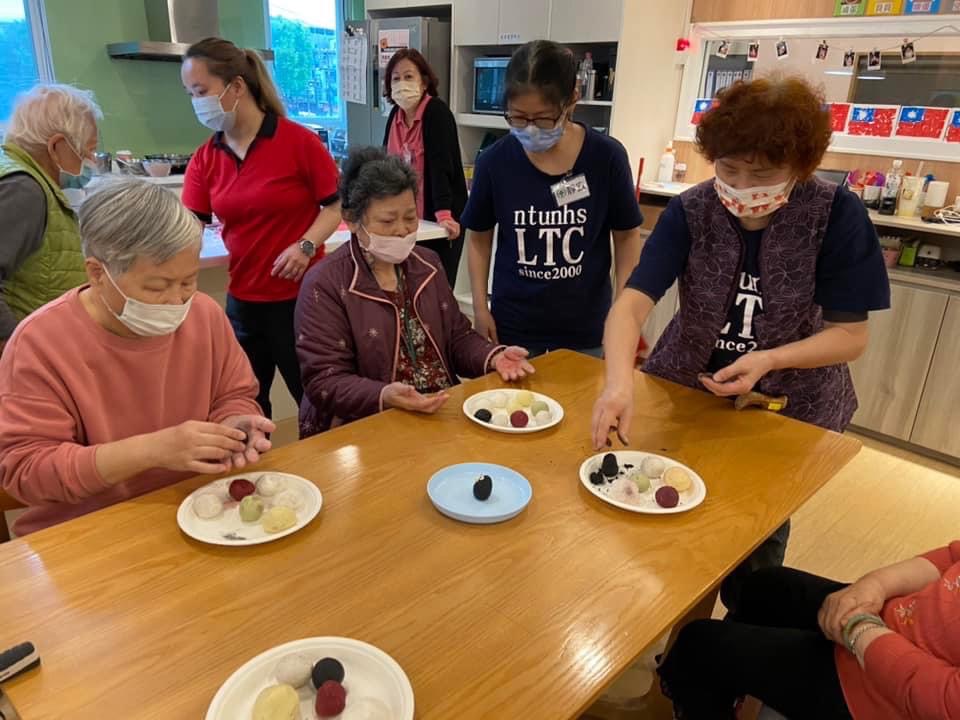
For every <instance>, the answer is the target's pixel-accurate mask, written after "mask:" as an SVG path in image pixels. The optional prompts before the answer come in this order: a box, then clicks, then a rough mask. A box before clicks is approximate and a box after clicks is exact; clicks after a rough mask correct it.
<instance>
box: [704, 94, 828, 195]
mask: <svg viewBox="0 0 960 720" xmlns="http://www.w3.org/2000/svg"><path fill="white" fill-rule="evenodd" d="M824 102H825V100H824V96H823V92H822V91H820V90H817V89H815V88H814V87H813V86H811V85H810V83H808V82H807V81H806V80H804V79H803V78H800V77H794V76H791V77H785V78H759V79H757V80H753V81H751V82H742V81H741V82H737V83H734V84H733V85H731V86H730V87H728V88H725V89H724V90H722V91H720V93H719V95H718V96H717V101H716V103H715V104H714V106H713V107H712V108H711V109H710V110H709V111H708V112H706V113H705V114H704V115H703V117H702V118H701V120H700V125H699V126H697V149H698V150H699V151H700V153H701V154H702V155H703V156H704V157H705V158H707V160H709V161H710V162H714V161H716V160H718V159H719V158H723V157H731V156H737V155H746V156H757V157H759V158H762V159H763V160H765V161H767V162H769V163H770V164H771V165H777V166H784V165H786V166H789V167H790V168H792V169H793V170H794V172H795V173H796V174H797V177H798V179H800V180H806V179H807V178H808V177H810V175H812V174H813V171H814V170H816V169H817V166H818V165H819V164H820V161H821V160H822V159H823V154H824V153H825V152H826V151H827V147H828V146H829V145H830V136H831V134H832V131H831V129H830V115H829V113H828V112H827V110H826V108H825V107H824Z"/></svg>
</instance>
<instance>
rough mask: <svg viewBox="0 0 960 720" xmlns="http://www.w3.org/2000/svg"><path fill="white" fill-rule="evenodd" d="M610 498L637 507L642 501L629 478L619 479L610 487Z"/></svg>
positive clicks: (634, 484) (635, 485) (635, 486)
mask: <svg viewBox="0 0 960 720" xmlns="http://www.w3.org/2000/svg"><path fill="white" fill-rule="evenodd" d="M610 497H611V498H612V499H614V500H616V501H618V502H622V503H626V504H627V505H639V504H640V503H641V502H642V500H641V498H640V491H639V490H637V484H636V483H635V482H633V480H631V479H630V478H627V477H619V478H617V479H616V480H614V481H613V484H611V485H610Z"/></svg>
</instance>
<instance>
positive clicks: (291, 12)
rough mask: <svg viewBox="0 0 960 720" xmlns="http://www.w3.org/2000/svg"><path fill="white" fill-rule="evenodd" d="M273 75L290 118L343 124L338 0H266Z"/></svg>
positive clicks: (333, 126) (328, 125)
mask: <svg viewBox="0 0 960 720" xmlns="http://www.w3.org/2000/svg"><path fill="white" fill-rule="evenodd" d="M267 7H268V10H269V16H270V36H271V46H272V48H273V52H274V56H275V59H274V77H275V79H276V81H277V86H278V87H279V88H280V92H281V93H282V94H283V100H284V103H285V104H286V106H287V111H288V112H289V114H290V118H291V119H293V120H296V121H298V122H302V123H304V124H307V125H311V126H321V127H325V128H327V129H330V130H334V129H338V128H343V127H345V125H346V117H345V112H344V108H343V102H342V100H341V98H340V73H339V66H338V56H339V44H340V43H339V39H340V30H339V28H340V25H341V24H342V21H341V19H340V17H339V13H338V2H337V0H268V3H267Z"/></svg>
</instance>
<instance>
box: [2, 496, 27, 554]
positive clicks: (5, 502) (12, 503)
mask: <svg viewBox="0 0 960 720" xmlns="http://www.w3.org/2000/svg"><path fill="white" fill-rule="evenodd" d="M22 507H24V505H23V503H21V502H20V501H19V500H14V499H13V498H12V497H10V496H9V495H7V494H6V493H5V492H4V491H3V490H0V543H5V542H7V541H8V540H9V539H10V528H8V527H7V517H6V515H4V513H5V512H6V511H7V510H17V509H18V508H22Z"/></svg>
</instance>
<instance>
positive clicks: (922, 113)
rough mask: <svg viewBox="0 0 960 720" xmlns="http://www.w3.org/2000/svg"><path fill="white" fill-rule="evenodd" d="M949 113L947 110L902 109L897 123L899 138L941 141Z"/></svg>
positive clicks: (930, 108) (932, 108) (927, 108)
mask: <svg viewBox="0 0 960 720" xmlns="http://www.w3.org/2000/svg"><path fill="white" fill-rule="evenodd" d="M949 112H950V111H949V110H947V108H934V107H910V106H908V107H902V108H900V119H899V120H898V121H897V137H913V138H929V139H930V140H939V139H940V136H941V135H943V126H944V124H945V123H946V122H947V114H948V113H949Z"/></svg>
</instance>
